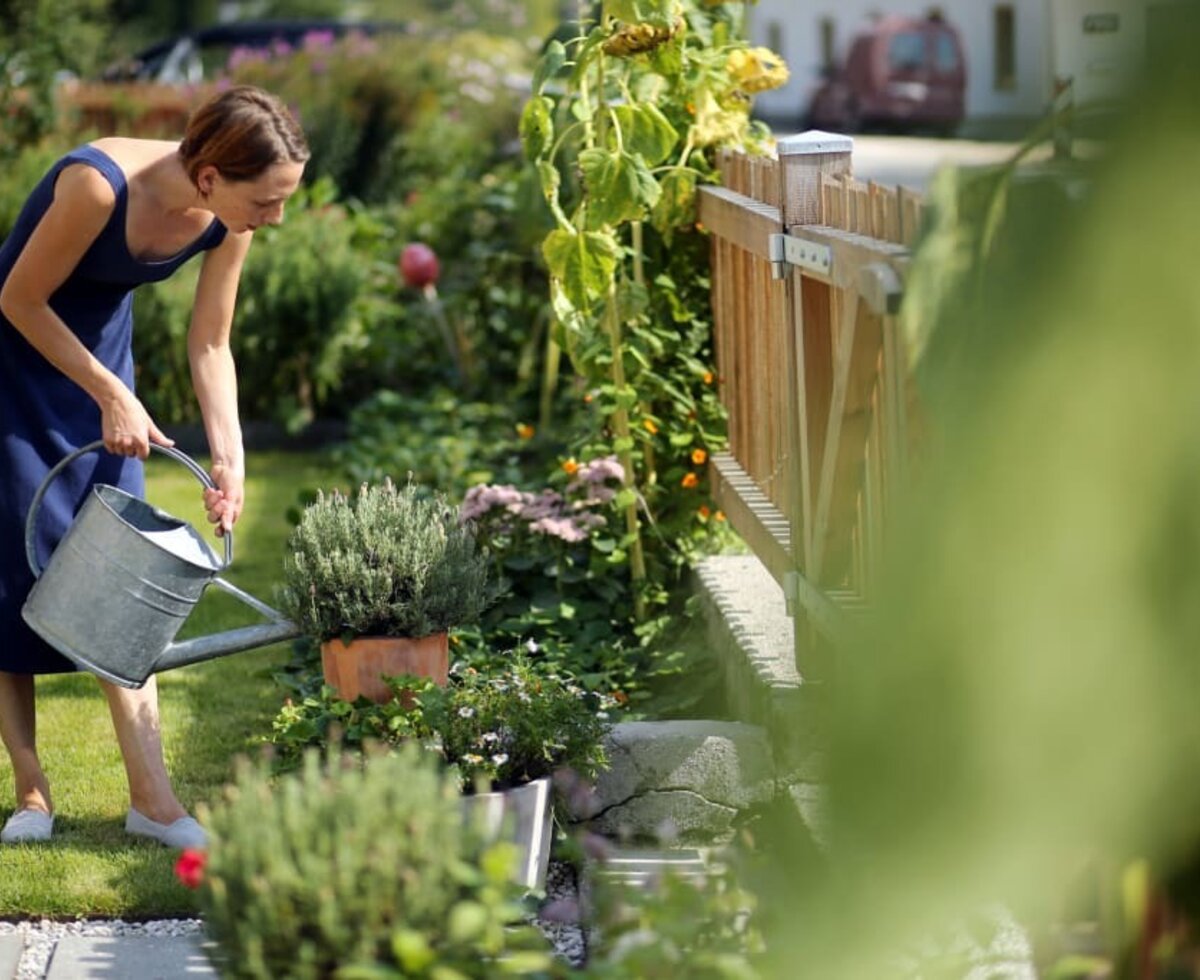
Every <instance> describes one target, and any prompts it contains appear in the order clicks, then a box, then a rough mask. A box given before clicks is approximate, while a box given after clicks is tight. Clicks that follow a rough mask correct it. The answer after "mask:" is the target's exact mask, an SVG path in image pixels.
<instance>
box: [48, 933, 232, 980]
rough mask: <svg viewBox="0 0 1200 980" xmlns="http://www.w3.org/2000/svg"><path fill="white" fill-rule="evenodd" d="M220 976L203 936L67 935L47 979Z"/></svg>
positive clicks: (161, 979)
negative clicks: (205, 952)
mask: <svg viewBox="0 0 1200 980" xmlns="http://www.w3.org/2000/svg"><path fill="white" fill-rule="evenodd" d="M217 976H218V974H217V972H216V971H215V970H214V969H213V968H212V967H211V966H210V965H209V963H208V958H207V957H206V956H205V955H204V951H203V949H202V940H201V938H200V937H199V936H169V937H159V936H67V937H65V938H64V939H60V940H59V941H58V945H57V946H55V948H54V954H53V955H52V956H51V957H50V969H49V970H47V971H46V980H134V978H136V980H175V978H176V977H187V978H189V980H200V978H205V977H212V978H214V980H215V978H216V977H217Z"/></svg>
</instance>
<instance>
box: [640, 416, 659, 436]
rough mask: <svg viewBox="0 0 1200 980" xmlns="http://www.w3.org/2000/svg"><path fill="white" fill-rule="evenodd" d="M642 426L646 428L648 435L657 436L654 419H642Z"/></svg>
mask: <svg viewBox="0 0 1200 980" xmlns="http://www.w3.org/2000/svg"><path fill="white" fill-rule="evenodd" d="M642 425H644V426H645V427H646V431H647V432H649V433H650V435H652V436H655V435H658V426H657V425H655V424H654V419H642Z"/></svg>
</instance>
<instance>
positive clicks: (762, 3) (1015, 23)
mask: <svg viewBox="0 0 1200 980" xmlns="http://www.w3.org/2000/svg"><path fill="white" fill-rule="evenodd" d="M1178 2H1180V0H1006V2H1003V3H994V2H992V0H941V2H937V3H932V4H931V3H929V2H922V0H759V2H758V3H757V4H756V5H754V6H751V7H749V8H748V9H749V18H750V36H751V38H752V39H753V41H754V43H755V44H762V45H766V46H767V47H769V48H772V49H773V50H775V51H777V52H778V53H779V54H781V55H782V56H783V58H784V59H785V60H786V61H787V63H788V66H789V68H790V69H791V75H792V77H791V81H790V82H789V84H788V85H787V87H786V88H783V89H779V90H777V91H774V92H767V93H764V94H762V95H760V96H759V97H758V98H757V100H756V106H757V111H758V112H759V114H761V115H763V116H766V117H769V118H772V119H779V120H786V121H789V122H791V121H795V120H798V119H799V118H800V117H801V115H802V114H803V112H804V111H805V108H806V107H807V105H808V100H809V98H810V96H811V95H812V92H813V90H814V89H815V88H816V86H817V85H819V84H820V81H821V77H822V72H823V70H824V69H825V68H826V67H828V66H831V65H838V64H841V63H842V61H843V60H844V58H845V56H846V53H847V51H848V49H849V46H850V43H851V41H852V40H853V38H854V36H855V34H856V33H858V31H859V30H861V29H862V28H864V27H865V26H867V25H869V24H870V22H871V18H872V17H874V16H877V15H879V14H883V13H887V14H904V15H910V16H916V17H919V16H922V15H924V14H926V13H928V12H930V11H931V10H937V11H939V12H940V13H941V14H942V16H943V17H944V18H945V19H946V20H947V21H949V22H950V23H951V24H953V25H954V26H955V27H956V28H957V29H958V30H959V32H960V33H961V35H962V38H963V46H964V48H965V50H966V60H967V93H966V100H967V118H968V120H969V121H970V122H973V123H986V122H987V121H989V120H1002V119H1029V118H1032V117H1036V116H1040V115H1042V114H1044V113H1045V111H1046V109H1047V107H1048V106H1049V105H1050V103H1051V100H1052V99H1053V96H1054V90H1055V82H1056V79H1066V78H1070V79H1071V81H1072V83H1073V91H1074V97H1075V101H1076V103H1077V104H1082V103H1086V102H1090V101H1092V100H1095V99H1103V98H1107V97H1111V96H1113V95H1115V94H1116V93H1117V91H1118V90H1119V88H1120V83H1121V80H1122V78H1123V77H1125V76H1126V74H1127V73H1128V72H1129V71H1130V70H1131V69H1132V68H1134V67H1135V66H1136V65H1137V64H1138V63H1139V62H1140V61H1141V59H1142V57H1143V55H1144V52H1145V50H1146V47H1147V31H1148V29H1149V30H1151V31H1152V30H1153V29H1154V26H1155V24H1156V23H1157V22H1160V21H1161V22H1164V23H1165V21H1166V17H1165V16H1159V15H1160V14H1163V12H1164V11H1165V10H1166V9H1167V8H1169V7H1170V6H1172V4H1173V3H1178ZM1182 2H1185V3H1188V2H1196V0H1182Z"/></svg>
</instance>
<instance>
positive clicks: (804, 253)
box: [767, 234, 833, 279]
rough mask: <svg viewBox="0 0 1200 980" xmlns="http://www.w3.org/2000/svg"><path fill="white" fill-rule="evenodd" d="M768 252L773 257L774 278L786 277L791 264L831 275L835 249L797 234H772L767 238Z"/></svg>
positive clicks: (772, 270)
mask: <svg viewBox="0 0 1200 980" xmlns="http://www.w3.org/2000/svg"><path fill="white" fill-rule="evenodd" d="M767 253H768V255H769V256H770V258H771V278H772V279H784V278H786V277H787V268H786V267H787V266H789V265H794V266H796V267H797V268H799V269H804V270H805V271H806V272H815V273H817V274H818V275H822V276H828V275H830V273H831V272H832V270H833V249H831V248H830V247H829V246H828V245H822V244H821V243H819V242H810V241H808V239H806V238H797V237H796V236H795V235H783V234H779V235H771V236H770V238H768V239H767Z"/></svg>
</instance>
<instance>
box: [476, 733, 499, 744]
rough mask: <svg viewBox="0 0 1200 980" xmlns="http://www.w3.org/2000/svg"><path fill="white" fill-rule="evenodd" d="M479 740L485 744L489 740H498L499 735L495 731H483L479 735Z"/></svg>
mask: <svg viewBox="0 0 1200 980" xmlns="http://www.w3.org/2000/svg"><path fill="white" fill-rule="evenodd" d="M479 741H481V742H483V743H485V744H488V743H491V742H499V741H500V736H499V735H497V734H496V733H495V732H484V733H483V734H482V735H480V736H479Z"/></svg>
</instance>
